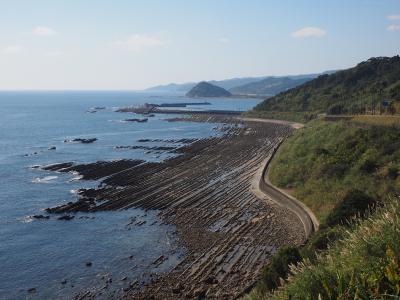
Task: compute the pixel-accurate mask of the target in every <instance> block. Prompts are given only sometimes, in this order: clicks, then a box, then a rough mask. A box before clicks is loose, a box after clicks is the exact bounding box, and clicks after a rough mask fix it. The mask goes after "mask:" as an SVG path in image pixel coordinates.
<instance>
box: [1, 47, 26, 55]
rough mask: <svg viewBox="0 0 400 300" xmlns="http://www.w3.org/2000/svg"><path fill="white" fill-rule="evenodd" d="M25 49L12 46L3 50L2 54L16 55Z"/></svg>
mask: <svg viewBox="0 0 400 300" xmlns="http://www.w3.org/2000/svg"><path fill="white" fill-rule="evenodd" d="M22 50H23V48H22V47H21V46H20V45H11V46H7V47H5V48H3V49H2V50H1V53H4V54H16V53H20V52H22Z"/></svg>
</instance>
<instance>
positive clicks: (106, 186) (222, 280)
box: [49, 116, 307, 299]
mask: <svg viewBox="0 0 400 300" xmlns="http://www.w3.org/2000/svg"><path fill="white" fill-rule="evenodd" d="M199 118H200V119H199ZM201 119H202V120H201ZM228 120H229V121H230V122H231V123H230V124H229V125H227V126H226V127H225V129H224V131H225V134H224V136H223V137H222V138H210V139H203V140H199V141H195V142H194V143H192V144H190V145H188V146H185V147H182V148H180V149H177V151H178V152H179V153H180V154H181V155H180V156H177V157H174V158H172V159H168V160H167V161H165V162H163V163H144V164H137V163H128V162H126V161H124V162H121V163H116V162H110V163H107V162H103V163H98V164H97V165H96V164H88V165H86V166H85V165H79V166H75V168H76V169H75V170H77V169H78V170H80V173H83V174H85V175H86V178H87V179H90V178H91V176H95V173H96V169H98V168H101V170H103V171H102V172H103V173H104V174H105V175H106V177H105V178H97V179H101V180H102V184H101V187H100V188H98V189H90V190H84V191H80V199H79V200H78V201H77V202H75V203H69V204H67V205H61V206H59V207H55V208H51V209H49V212H51V213H63V214H70V213H72V214H73V213H74V212H77V211H86V212H90V211H101V210H119V209H126V208H130V207H138V208H143V209H156V210H160V213H159V216H160V217H161V219H162V220H163V221H164V222H165V223H167V224H171V225H174V226H175V227H176V228H177V235H178V238H179V240H180V241H181V244H182V246H183V247H184V248H185V249H186V250H187V255H186V257H185V258H184V259H183V260H182V261H181V262H180V263H179V264H178V265H177V266H176V267H175V268H174V269H173V270H172V271H170V272H169V273H167V274H160V275H159V276H154V277H153V279H152V280H151V282H149V283H143V284H141V283H138V282H136V283H135V284H133V283H132V284H131V289H129V290H127V291H126V295H125V298H127V299H131V298H134V299H146V298H148V297H154V298H156V299H159V298H163V299H164V298H171V299H172V298H174V299H177V298H178V299H179V298H197V297H199V296H207V297H217V298H218V297H226V298H235V297H238V296H239V295H242V294H243V292H244V291H247V290H248V289H249V288H250V287H252V286H253V285H254V284H255V283H256V282H257V280H258V278H259V276H260V274H261V269H262V267H263V266H264V265H265V263H266V262H267V261H268V259H269V258H270V257H272V255H273V254H274V253H275V252H276V251H277V250H278V249H279V248H280V247H282V246H285V245H296V244H302V243H303V242H304V240H305V239H306V238H307V236H306V235H304V233H303V224H302V222H301V219H298V216H297V215H296V214H295V213H293V212H292V211H291V210H290V209H287V208H285V207H281V206H278V205H276V203H274V202H272V201H260V200H262V198H261V199H260V197H257V196H255V195H254V194H253V193H252V191H251V184H252V180H254V176H255V174H256V173H257V172H258V171H259V170H260V165H263V163H264V161H265V155H268V154H269V157H272V154H273V153H274V151H275V149H276V148H277V146H278V145H279V144H280V143H281V141H282V140H283V139H284V138H286V137H287V136H288V135H290V134H291V132H292V130H294V129H293V128H294V126H293V125H292V124H288V123H283V122H275V121H274V122H271V121H269V122H259V121H256V120H242V119H235V118H232V117H230V116H204V117H197V121H209V122H218V121H219V122H222V123H223V124H227V121H228ZM171 121H179V120H171ZM195 121H196V119H195ZM69 167H71V166H69ZM52 170H54V171H61V172H62V171H70V169H68V168H67V169H65V165H61V166H60V167H57V166H52ZM97 176H98V175H97ZM167 259H168V258H165V257H164V258H160V261H159V262H160V263H163V261H164V260H167ZM83 295H85V296H91V297H95V296H96V291H90V293H89V294H88V292H84V293H83V294H82V295H81V296H83Z"/></svg>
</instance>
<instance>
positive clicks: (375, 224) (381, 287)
mask: <svg viewBox="0 0 400 300" xmlns="http://www.w3.org/2000/svg"><path fill="white" fill-rule="evenodd" d="M342 235H343V238H342V239H340V240H339V241H337V242H336V243H334V244H333V245H332V247H331V248H330V249H328V250H326V251H325V252H324V253H323V255H320V257H319V258H318V259H317V260H316V261H315V262H314V263H312V262H309V261H304V262H302V263H300V264H299V265H297V267H295V268H294V269H293V270H292V276H291V278H289V280H288V282H287V283H286V284H285V286H284V288H283V290H281V291H280V292H277V293H275V295H273V296H271V297H270V298H272V299H318V298H320V299H389V298H396V299H398V296H400V204H399V203H398V201H392V202H390V203H389V204H386V206H385V207H383V208H382V209H378V211H376V212H375V213H374V214H373V215H372V216H371V217H370V218H368V219H366V220H364V221H362V222H360V223H359V224H358V225H357V226H354V227H353V228H352V229H351V230H347V231H345V230H342Z"/></svg>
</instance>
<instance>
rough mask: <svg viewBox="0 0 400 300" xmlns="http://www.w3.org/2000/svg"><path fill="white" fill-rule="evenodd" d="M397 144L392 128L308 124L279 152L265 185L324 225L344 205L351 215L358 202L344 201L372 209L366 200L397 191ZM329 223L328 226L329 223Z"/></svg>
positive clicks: (399, 161) (399, 134) (399, 137)
mask: <svg viewBox="0 0 400 300" xmlns="http://www.w3.org/2000/svg"><path fill="white" fill-rule="evenodd" d="M398 141H400V131H399V130H398V129H397V128H396V127H391V126H389V127H384V126H372V127H371V126H358V125H357V124H354V123H352V122H345V121H339V122H323V121H313V122H310V123H309V125H308V126H307V127H306V128H305V129H303V130H299V131H297V132H296V133H295V134H294V136H292V137H291V138H290V139H289V140H288V141H287V142H286V143H284V144H283V145H282V146H281V148H280V150H279V151H278V154H277V157H276V158H275V159H274V160H273V162H272V165H271V172H270V179H271V181H272V183H274V184H275V185H277V186H278V187H281V188H284V189H290V190H292V191H293V195H294V196H295V197H296V198H298V199H300V200H301V201H303V202H304V203H306V204H307V206H309V207H310V208H311V210H312V211H313V212H314V213H315V214H316V215H317V217H318V218H319V219H320V221H321V223H322V224H324V223H325V221H327V218H328V216H329V214H330V213H335V212H337V211H340V210H341V209H343V208H340V206H341V205H346V204H345V202H346V201H349V203H350V204H349V205H350V206H354V209H356V208H357V207H358V206H357V205H355V203H354V201H357V200H349V198H351V197H355V196H356V195H355V193H358V196H357V197H358V198H359V199H364V201H365V203H368V205H371V204H372V201H373V200H370V198H372V199H375V200H376V199H382V198H384V197H386V196H387V195H389V194H396V193H398V192H399V191H400V177H399V176H398V171H399V170H400V147H399V145H400V144H399V142H398ZM356 190H358V191H362V192H357V191H356ZM361 194H363V195H361ZM357 197H356V198H357ZM343 201H345V202H343ZM351 201H353V202H351ZM361 206H362V205H361ZM361 206H360V207H361ZM345 210H347V211H348V209H347V208H345ZM347 217H349V216H346V218H347ZM329 218H330V219H329V225H332V224H331V223H332V222H333V221H332V220H333V219H332V218H334V217H333V216H330V217H329ZM335 218H337V216H336V217H335Z"/></svg>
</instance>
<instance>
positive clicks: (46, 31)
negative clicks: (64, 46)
mask: <svg viewBox="0 0 400 300" xmlns="http://www.w3.org/2000/svg"><path fill="white" fill-rule="evenodd" d="M32 33H33V34H34V35H36V36H52V35H55V34H57V32H56V31H55V30H54V29H52V28H50V27H46V26H37V27H35V28H33V30H32Z"/></svg>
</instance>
